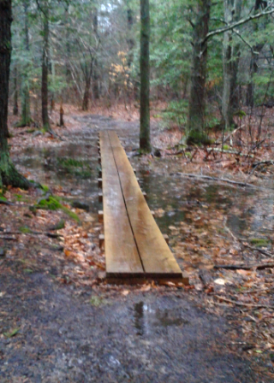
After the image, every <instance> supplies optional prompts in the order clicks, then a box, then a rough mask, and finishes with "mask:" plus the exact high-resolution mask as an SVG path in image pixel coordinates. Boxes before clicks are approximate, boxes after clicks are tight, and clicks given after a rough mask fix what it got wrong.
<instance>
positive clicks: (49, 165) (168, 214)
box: [17, 115, 274, 331]
mask: <svg viewBox="0 0 274 383" xmlns="http://www.w3.org/2000/svg"><path fill="white" fill-rule="evenodd" d="M75 119H77V120H78V121H82V122H83V130H82V131H81V132H78V133H77V134H72V133H70V135H69V133H67V136H65V139H66V141H64V142H62V143H61V144H60V145H59V146H55V147H51V148H46V149H45V148H27V149H26V150H25V151H24V153H23V155H22V156H21V157H20V158H18V159H17V165H19V166H20V165H22V166H23V167H24V170H25V169H27V170H28V171H29V173H30V174H34V175H35V178H36V180H39V182H40V183H42V184H45V185H48V186H55V187H60V189H62V190H63V192H64V193H65V195H66V193H67V195H68V197H69V198H71V199H74V200H79V201H81V202H85V203H88V204H89V208H90V212H91V213H97V211H98V210H100V208H101V205H100V204H99V202H98V198H97V195H98V192H99V190H98V186H97V178H98V169H99V167H98V162H97V157H98V154H97V139H98V131H99V129H102V130H103V129H115V130H116V131H117V132H118V135H119V137H120V139H121V142H122V143H123V145H124V146H125V147H127V148H129V150H131V149H130V148H132V147H137V144H138V130H137V128H138V124H136V123H127V122H121V121H116V120H113V119H111V118H108V117H102V116H98V115H89V116H83V117H81V116H80V117H75ZM69 160H75V161H78V162H80V163H81V164H82V165H81V166H78V167H77V166H76V167H73V166H72V167H66V166H65V165H66V161H69ZM131 161H132V163H133V165H134V167H135V168H136V169H137V176H138V177H139V179H140V185H141V188H142V189H143V190H144V191H145V192H146V193H147V195H148V204H149V207H150V208H151V210H154V211H155V212H156V221H157V223H158V225H159V227H160V230H161V231H162V233H164V234H168V235H169V238H170V246H171V248H172V250H173V251H174V253H175V255H176V256H177V257H179V258H180V256H181V257H182V259H185V257H186V255H185V254H182V255H180V254H181V251H180V249H179V251H178V246H182V245H183V244H184V243H187V246H188V247H186V248H185V249H184V251H185V253H186V251H187V252H189V246H192V247H193V246H196V245H197V244H198V245H199V246H200V247H199V249H198V250H197V249H194V252H195V257H198V258H199V262H200V264H199V266H200V267H202V265H201V264H202V263H203V261H204V260H205V259H213V256H212V252H213V251H212V248H213V247H214V246H215V247H216V246H217V245H218V246H219V249H222V248H224V247H225V246H229V243H231V242H233V238H232V235H231V233H232V234H233V235H235V236H236V237H239V238H242V239H244V240H249V238H254V237H255V238H263V239H266V240H267V243H268V244H269V245H268V248H269V249H270V248H271V246H272V238H270V236H271V235H272V233H273V229H274V225H273V222H274V214H273V213H274V192H272V191H260V190H256V189H248V190H244V189H242V188H240V187H234V186H230V185H225V184H219V183H216V182H210V181H205V180H201V181H197V180H195V179H186V178H182V177H180V175H178V173H174V171H176V163H175V162H174V161H173V162H172V160H170V159H164V158H162V159H159V160H157V161H153V163H152V164H151V165H150V164H147V163H146V164H143V163H142V160H140V159H139V158H132V159H131ZM177 168H178V166H177ZM177 170H178V169H177ZM229 230H230V231H231V233H229ZM202 237H203V238H204V239H203V242H201V238H202ZM199 241H200V244H199ZM224 241H226V243H224ZM198 245H197V246H198ZM191 261H193V259H192V260H191ZM179 262H181V266H183V264H182V262H183V261H182V260H180V261H179ZM137 312H138V308H136V313H137ZM139 312H140V314H139V319H138V320H139V321H141V318H142V312H144V307H141V306H140V308H139ZM136 320H137V319H136ZM155 321H156V319H155ZM140 331H141V330H140Z"/></svg>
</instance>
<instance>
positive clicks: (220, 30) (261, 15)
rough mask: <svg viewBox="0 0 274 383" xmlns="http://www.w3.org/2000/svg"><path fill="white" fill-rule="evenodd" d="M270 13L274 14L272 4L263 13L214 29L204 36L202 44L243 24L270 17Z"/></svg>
mask: <svg viewBox="0 0 274 383" xmlns="http://www.w3.org/2000/svg"><path fill="white" fill-rule="evenodd" d="M269 8H270V9H269ZM272 13H274V5H273V4H271V5H270V6H268V7H267V8H266V9H265V11H263V12H260V13H257V14H256V15H250V16H248V17H246V18H245V19H241V20H239V21H237V22H236V23H233V24H230V25H228V26H227V27H224V28H219V29H215V30H214V31H211V32H208V34H207V35H206V37H205V38H204V40H203V43H205V42H206V41H207V40H208V39H209V38H210V37H212V36H215V35H220V34H222V33H224V32H227V31H230V30H231V29H234V28H236V27H239V26H241V25H243V24H246V23H248V22H249V21H251V20H256V19H259V18H260V17H263V16H267V15H271V14H272Z"/></svg>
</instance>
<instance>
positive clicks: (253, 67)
mask: <svg viewBox="0 0 274 383" xmlns="http://www.w3.org/2000/svg"><path fill="white" fill-rule="evenodd" d="M266 6H267V2H266V1H263V0H255V5H254V11H255V12H257V11H259V10H260V8H261V9H264V8H265V7H266ZM254 30H255V31H257V30H258V24H257V22H256V24H255V27H254ZM263 47H264V44H263V43H258V44H256V45H255V46H254V47H253V49H252V53H251V60H250V72H249V73H250V80H249V83H248V85H247V93H246V105H247V106H250V107H251V108H253V107H254V83H253V78H254V76H255V75H256V73H257V72H258V59H259V55H260V52H261V51H262V49H263ZM255 52H256V53H255Z"/></svg>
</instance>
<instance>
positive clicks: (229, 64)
mask: <svg viewBox="0 0 274 383" xmlns="http://www.w3.org/2000/svg"><path fill="white" fill-rule="evenodd" d="M241 9H242V0H224V19H225V22H226V24H230V23H233V22H235V21H238V20H240V17H241ZM232 33H233V32H232V31H228V32H225V33H224V40H223V96H222V122H221V125H222V126H223V127H224V129H232V128H234V127H235V125H236V124H235V123H234V120H233V115H234V112H235V108H237V104H238V102H237V96H236V88H237V75H238V66H239V60H240V54H241V53H240V44H239V43H234V42H233V38H232Z"/></svg>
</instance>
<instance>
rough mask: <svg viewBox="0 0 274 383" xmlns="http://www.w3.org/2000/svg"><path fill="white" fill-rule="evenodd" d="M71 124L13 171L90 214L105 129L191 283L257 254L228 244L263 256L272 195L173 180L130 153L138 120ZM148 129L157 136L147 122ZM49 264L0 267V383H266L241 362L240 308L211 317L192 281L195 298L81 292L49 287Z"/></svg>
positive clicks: (20, 155) (167, 162) (53, 283)
mask: <svg viewBox="0 0 274 383" xmlns="http://www.w3.org/2000/svg"><path fill="white" fill-rule="evenodd" d="M74 119H75V121H76V122H77V123H78V124H81V126H82V129H81V131H79V130H77V131H73V130H69V131H64V133H63V137H64V141H62V142H59V143H58V144H56V145H48V146H46V147H45V146H43V145H41V146H39V145H36V146H29V147H28V148H26V150H24V152H20V151H18V152H16V155H15V156H14V161H15V163H16V165H17V167H18V168H19V169H20V170H22V171H23V172H24V173H26V171H28V172H29V173H30V174H32V175H33V176H35V180H37V181H39V182H40V183H42V184H46V185H48V186H50V187H54V188H56V187H60V189H62V192H63V193H65V195H66V196H67V198H69V199H70V200H77V201H80V202H83V203H85V204H87V205H88V207H89V214H90V215H91V216H92V217H96V214H97V211H98V210H99V209H100V207H101V205H100V203H99V201H98V187H97V174H98V161H97V137H98V132H99V130H101V129H114V130H116V131H117V133H118V135H119V136H120V139H121V141H122V143H123V144H124V146H125V148H126V150H127V152H128V155H129V157H130V159H131V162H132V164H134V167H135V168H136V169H137V173H138V177H139V178H140V184H141V187H142V189H143V190H144V191H146V192H147V194H148V196H149V200H148V203H149V206H150V207H151V209H152V210H154V211H155V212H156V220H157V223H158V224H159V227H160V229H161V230H162V232H163V233H167V234H169V236H170V246H171V249H172V251H173V252H174V254H175V256H176V258H177V260H178V262H179V264H180V266H181V267H182V268H183V269H184V270H187V272H189V275H190V276H191V277H192V278H193V280H194V281H195V280H196V282H197V279H198V277H199V272H200V270H202V269H204V270H208V269H209V268H211V267H212V265H214V264H215V263H216V262H217V261H218V262H219V261H220V259H221V260H224V261H230V260H235V259H236V260H239V261H246V259H247V258H248V257H249V258H248V259H249V260H250V257H253V258H251V260H255V261H258V259H259V258H258V257H259V255H258V254H253V255H252V256H251V255H250V254H249V253H245V252H244V251H240V248H239V243H238V242H237V238H244V239H245V240H250V241H251V243H252V240H255V239H256V240H258V239H261V240H263V241H264V242H263V244H264V246H265V249H266V250H268V251H271V250H272V235H271V234H270V233H272V231H273V215H272V213H273V204H274V198H273V197H274V192H273V191H271V190H260V189H256V190H255V189H248V190H246V189H241V188H239V187H235V186H231V185H224V184H220V183H214V182H208V181H201V180H195V179H187V178H184V177H182V176H181V173H182V166H181V165H180V164H176V161H174V159H173V160H172V159H169V158H160V159H155V158H154V159H153V161H152V160H151V161H150V159H149V158H147V159H145V160H144V159H142V158H141V159H140V158H139V157H138V156H137V155H136V154H137V152H136V149H137V147H138V124H137V123H134V122H130V123H129V122H123V121H116V120H113V119H110V118H107V117H102V116H95V115H87V116H75V117H74ZM153 132H154V133H153V135H155V136H156V132H158V128H157V126H156V125H155V126H153ZM157 144H158V142H156V145H157ZM68 159H74V160H77V161H78V165H79V163H80V164H81V166H78V168H77V171H75V169H74V170H73V171H72V170H71V168H68V167H66V166H64V164H66V162H65V161H66V160H68ZM32 178H34V177H32ZM96 225H97V226H98V224H96ZM231 233H232V234H231ZM96 237H98V232H95V233H93V237H91V239H92V241H93V242H94V243H95V245H96V246H97V245H98V244H97V242H98V240H97V239H96ZM96 241H97V242H96ZM95 245H94V246H95ZM9 246H10V245H8V247H9ZM18 251H22V249H21V250H20V246H19V247H18ZM23 251H27V249H26V250H23ZM220 254H221V256H220ZM54 257H58V253H54V252H52V251H50V250H48V252H47V253H46V257H45V258H44V259H43V262H44V266H45V269H44V271H43V269H41V267H40V268H36V269H35V270H34V271H32V272H31V273H28V272H25V273H19V272H18V273H17V269H16V267H17V266H16V263H15V262H14V261H13V260H11V259H9V258H8V257H7V259H3V260H1V258H0V382H1V383H2V382H3V383H10V382H16V383H21V382H22V383H23V382H24V383H25V382H31V383H32V382H35V383H36V382H37V383H38V382H42V383H55V382H56V383H57V382H60V383H63V382H77V383H78V382H79V383H80V382H121V383H122V382H140V383H144V382H155V383H156V382H157V383H160V382H167V383H168V382H174V383H175V382H176V383H179V382H184V383H192V382H193V383H194V382H195V383H196V382H197V383H200V382H201V383H202V382H204V383H206V382H208V383H213V382H216V383H221V382H226V383H230V382H231V383H232V382H241V383H249V382H257V383H263V382H272V381H273V379H272V378H271V377H270V374H269V373H270V372H273V371H272V368H273V367H272V361H271V357H268V358H267V360H266V362H264V363H263V364H262V362H261V361H260V360H259V361H257V358H256V356H255V357H254V355H252V358H250V357H248V354H247V351H248V350H249V344H248V339H247V337H246V336H245V337H244V334H243V330H244V326H242V325H241V323H239V322H237V320H236V319H235V318H236V317H237V314H241V315H242V314H243V318H245V319H244V320H245V321H247V322H249V321H250V318H249V317H248V315H246V313H245V310H241V309H240V308H239V309H237V308H236V309H233V310H232V309H230V308H229V307H228V306H226V305H224V304H222V303H219V304H217V309H214V310H212V301H211V300H210V299H209V300H208V299H207V297H202V296H200V295H199V283H196V287H197V289H196V290H197V291H196V290H195V291H194V292H193V291H191V292H186V291H184V289H177V288H173V289H169V288H167V287H160V288H158V289H155V290H153V289H150V288H148V289H146V288H142V287H136V288H135V289H134V288H130V289H129V290H127V289H128V288H127V287H122V288H121V287H119V288H116V287H115V286H107V285H104V286H103V287H100V286H95V287H89V288H82V287H81V288H80V287H77V286H75V285H73V283H72V284H60V283H59V282H60V281H59V279H58V278H56V277H57V274H58V272H59V271H58V270H54V267H52V268H51V263H53V259H54ZM220 257H221V258H220ZM60 265H62V261H60ZM60 267H61V266H60ZM71 267H74V265H73V264H72V266H71ZM1 269H2V271H1ZM25 270H27V269H25ZM7 271H9V272H10V274H8V273H7ZM266 277H267V276H264V278H266ZM270 277H271V275H269V278H270ZM215 278H218V279H220V278H221V280H224V281H225V283H224V284H225V285H226V282H227V281H228V282H229V283H228V282H227V283H228V286H230V284H233V283H234V284H235V283H236V282H237V283H240V284H242V285H244V284H245V283H248V282H249V280H248V276H247V275H237V279H236V281H235V278H234V275H233V276H232V275H231V273H230V272H225V271H224V272H222V273H219V272H216V273H215ZM200 282H201V281H200ZM217 287H218V286H217ZM225 288H226V286H223V285H221V286H220V289H225ZM270 303H271V302H270ZM13 332H14V334H13ZM1 334H2V335H1ZM251 348H254V345H252V347H251ZM259 351H260V350H259ZM258 353H259V352H258ZM268 355H269V353H268Z"/></svg>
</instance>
